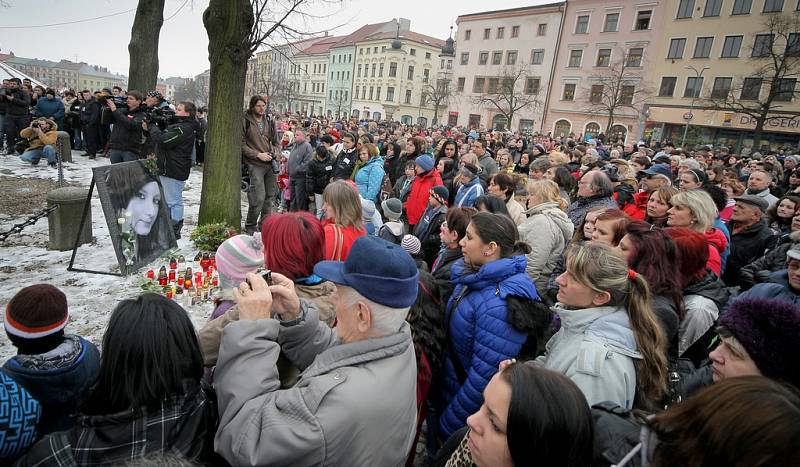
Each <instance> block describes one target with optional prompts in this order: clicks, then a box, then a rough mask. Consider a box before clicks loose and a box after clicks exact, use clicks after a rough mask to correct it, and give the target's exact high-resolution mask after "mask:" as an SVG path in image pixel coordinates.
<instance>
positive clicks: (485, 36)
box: [483, 28, 492, 40]
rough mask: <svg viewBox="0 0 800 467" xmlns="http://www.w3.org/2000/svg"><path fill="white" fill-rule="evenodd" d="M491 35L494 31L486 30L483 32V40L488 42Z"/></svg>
mask: <svg viewBox="0 0 800 467" xmlns="http://www.w3.org/2000/svg"><path fill="white" fill-rule="evenodd" d="M491 35H492V30H491V29H489V28H486V29H484V30H483V38H484V39H487V40H488V39H489V37H490V36H491Z"/></svg>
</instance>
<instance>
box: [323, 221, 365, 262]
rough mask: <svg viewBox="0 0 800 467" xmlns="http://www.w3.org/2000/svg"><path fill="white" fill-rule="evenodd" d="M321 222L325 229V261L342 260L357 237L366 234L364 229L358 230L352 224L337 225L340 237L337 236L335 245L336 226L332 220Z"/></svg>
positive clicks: (345, 257)
mask: <svg viewBox="0 0 800 467" xmlns="http://www.w3.org/2000/svg"><path fill="white" fill-rule="evenodd" d="M323 224H324V229H325V259H326V260H327V261H344V260H345V259H347V255H349V254H350V248H351V247H352V246H353V243H355V242H356V240H358V237H363V236H364V235H366V234H367V231H366V230H364V229H361V230H358V229H356V228H355V227H353V226H349V227H342V226H339V232H340V233H341V237H339V241H338V245H337V244H336V243H335V239H336V237H337V235H336V227H334V224H333V222H331V221H330V220H327V222H325V221H323Z"/></svg>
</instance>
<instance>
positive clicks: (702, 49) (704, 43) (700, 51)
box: [694, 37, 714, 58]
mask: <svg viewBox="0 0 800 467" xmlns="http://www.w3.org/2000/svg"><path fill="white" fill-rule="evenodd" d="M712 45H714V38H713V37H698V38H697V42H696V43H695V45H694V58H708V57H710V56H711V46H712Z"/></svg>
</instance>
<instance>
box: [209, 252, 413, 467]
mask: <svg viewBox="0 0 800 467" xmlns="http://www.w3.org/2000/svg"><path fill="white" fill-rule="evenodd" d="M375 258H381V261H375ZM314 272H315V273H316V274H317V275H319V276H321V277H323V278H325V279H328V280H330V281H332V282H334V283H336V293H335V297H334V303H335V309H336V317H337V321H338V324H337V326H336V328H335V329H330V328H329V327H328V326H327V325H326V324H325V323H322V322H320V321H319V319H318V313H317V309H316V308H315V306H314V305H313V304H312V303H310V302H308V301H306V300H301V299H298V297H297V294H296V293H295V291H294V285H293V282H292V281H291V280H289V279H287V278H286V277H284V276H282V275H280V274H274V273H273V284H274V285H271V286H268V285H267V283H266V282H265V281H264V280H263V279H262V278H261V277H260V276H258V275H255V274H249V275H248V276H247V282H246V283H242V284H241V285H240V286H239V288H238V289H235V290H234V296H235V298H236V302H237V304H236V306H237V307H238V308H239V321H237V322H234V323H231V324H229V325H228V326H227V327H226V328H225V330H224V331H223V333H222V342H221V345H220V352H219V360H218V362H217V367H216V373H215V376H214V381H215V384H216V389H217V399H218V402H219V413H220V423H219V429H218V430H217V435H216V439H215V442H214V445H215V449H216V451H217V452H218V453H219V454H221V455H222V456H223V457H224V458H225V459H226V460H227V461H228V462H230V463H231V464H232V465H234V466H251V465H275V466H278V465H287V466H288V465H291V466H311V465H332V466H356V465H359V466H360V465H374V466H398V465H403V464H404V463H405V460H406V457H407V455H408V453H409V452H410V449H411V445H412V442H413V439H414V434H415V422H416V376H417V372H416V363H415V362H416V360H415V356H414V345H413V343H412V341H411V332H410V328H409V325H408V323H406V322H405V317H406V314H407V312H408V309H409V307H410V306H411V304H412V303H413V302H414V301H415V299H416V297H417V281H418V277H419V273H418V272H417V268H416V265H415V263H414V260H413V259H412V258H411V257H410V256H409V255H408V254H407V253H406V252H405V251H404V250H403V249H402V248H400V247H399V246H398V245H394V244H391V243H389V242H387V241H385V240H383V239H380V238H378V237H361V238H359V239H358V240H357V241H356V242H355V243H354V244H353V247H352V250H351V251H350V254H349V255H348V257H347V261H345V262H340V261H323V262H321V263H319V264H317V266H316V267H315V268H314ZM281 351H283V353H284V354H285V355H286V356H287V357H288V358H289V360H291V361H292V363H294V364H295V365H296V366H297V367H299V368H300V369H301V370H303V373H302V374H301V376H300V379H299V381H298V382H297V384H296V385H295V386H293V387H291V388H288V389H280V381H279V379H278V369H277V366H276V362H277V360H278V355H279V354H280V353H281Z"/></svg>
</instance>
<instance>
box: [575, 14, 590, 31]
mask: <svg viewBox="0 0 800 467" xmlns="http://www.w3.org/2000/svg"><path fill="white" fill-rule="evenodd" d="M588 32H589V15H581V16H578V20H577V21H575V34H586V33H588Z"/></svg>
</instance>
